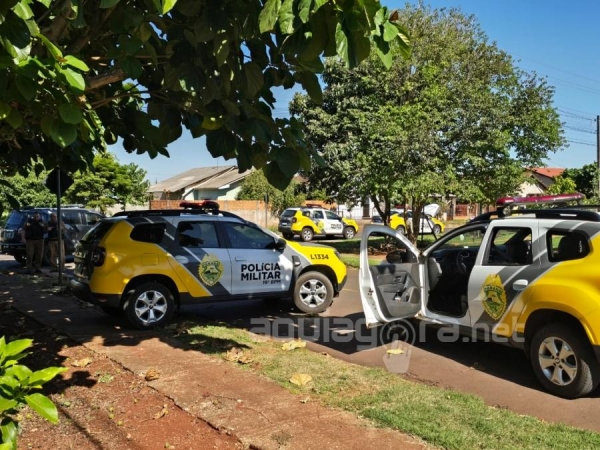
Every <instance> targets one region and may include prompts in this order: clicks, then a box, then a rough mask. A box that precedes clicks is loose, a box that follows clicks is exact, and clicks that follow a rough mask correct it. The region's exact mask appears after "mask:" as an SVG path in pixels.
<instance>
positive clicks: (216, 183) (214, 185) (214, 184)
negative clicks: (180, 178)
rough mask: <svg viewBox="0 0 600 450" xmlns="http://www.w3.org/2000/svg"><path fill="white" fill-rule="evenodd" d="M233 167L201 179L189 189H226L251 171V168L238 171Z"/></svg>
mask: <svg viewBox="0 0 600 450" xmlns="http://www.w3.org/2000/svg"><path fill="white" fill-rule="evenodd" d="M234 169H235V170H230V171H229V172H224V173H220V174H219V175H217V176H215V177H213V178H209V179H206V180H203V181H201V182H200V183H198V184H196V185H194V186H191V187H190V189H226V188H227V186H228V185H230V184H232V183H235V182H236V181H240V180H243V179H244V178H246V177H247V176H248V175H250V174H251V173H252V172H253V170H252V169H251V170H246V171H245V172H243V173H239V171H238V170H237V167H235V166H234Z"/></svg>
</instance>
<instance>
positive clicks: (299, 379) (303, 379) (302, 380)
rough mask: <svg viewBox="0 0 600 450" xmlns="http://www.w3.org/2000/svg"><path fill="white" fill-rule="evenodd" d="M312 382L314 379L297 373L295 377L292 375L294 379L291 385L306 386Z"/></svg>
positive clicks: (305, 374)
mask: <svg viewBox="0 0 600 450" xmlns="http://www.w3.org/2000/svg"><path fill="white" fill-rule="evenodd" d="M311 381H312V377H311V376H310V375H308V374H307V373H295V374H294V375H292V378H290V383H293V384H295V385H297V386H304V385H305V384H307V383H310V382H311Z"/></svg>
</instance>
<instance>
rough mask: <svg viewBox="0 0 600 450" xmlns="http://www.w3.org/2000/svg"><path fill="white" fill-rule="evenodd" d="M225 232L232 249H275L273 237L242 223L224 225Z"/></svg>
mask: <svg viewBox="0 0 600 450" xmlns="http://www.w3.org/2000/svg"><path fill="white" fill-rule="evenodd" d="M225 230H226V232H227V235H228V236H229V241H230V242H231V247H232V248H252V249H259V250H260V249H271V248H274V247H275V239H274V238H273V236H271V235H269V234H267V233H265V232H264V231H262V230H260V229H259V228H255V227H252V226H248V225H245V224H243V223H233V222H227V223H225Z"/></svg>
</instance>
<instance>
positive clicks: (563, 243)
mask: <svg viewBox="0 0 600 450" xmlns="http://www.w3.org/2000/svg"><path fill="white" fill-rule="evenodd" d="M589 249H590V247H589V244H588V242H587V239H586V238H585V236H583V235H581V234H579V233H571V234H567V235H566V236H563V237H562V239H561V240H560V242H559V243H558V258H557V259H558V260H559V261H568V260H571V259H578V258H583V257H584V256H585V255H587V254H588V253H589Z"/></svg>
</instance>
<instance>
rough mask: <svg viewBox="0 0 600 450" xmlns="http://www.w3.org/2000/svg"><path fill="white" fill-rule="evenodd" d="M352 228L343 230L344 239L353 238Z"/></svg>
mask: <svg viewBox="0 0 600 450" xmlns="http://www.w3.org/2000/svg"><path fill="white" fill-rule="evenodd" d="M354 234H355V233H354V228H352V227H346V228H344V239H352V238H353V237H354Z"/></svg>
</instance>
